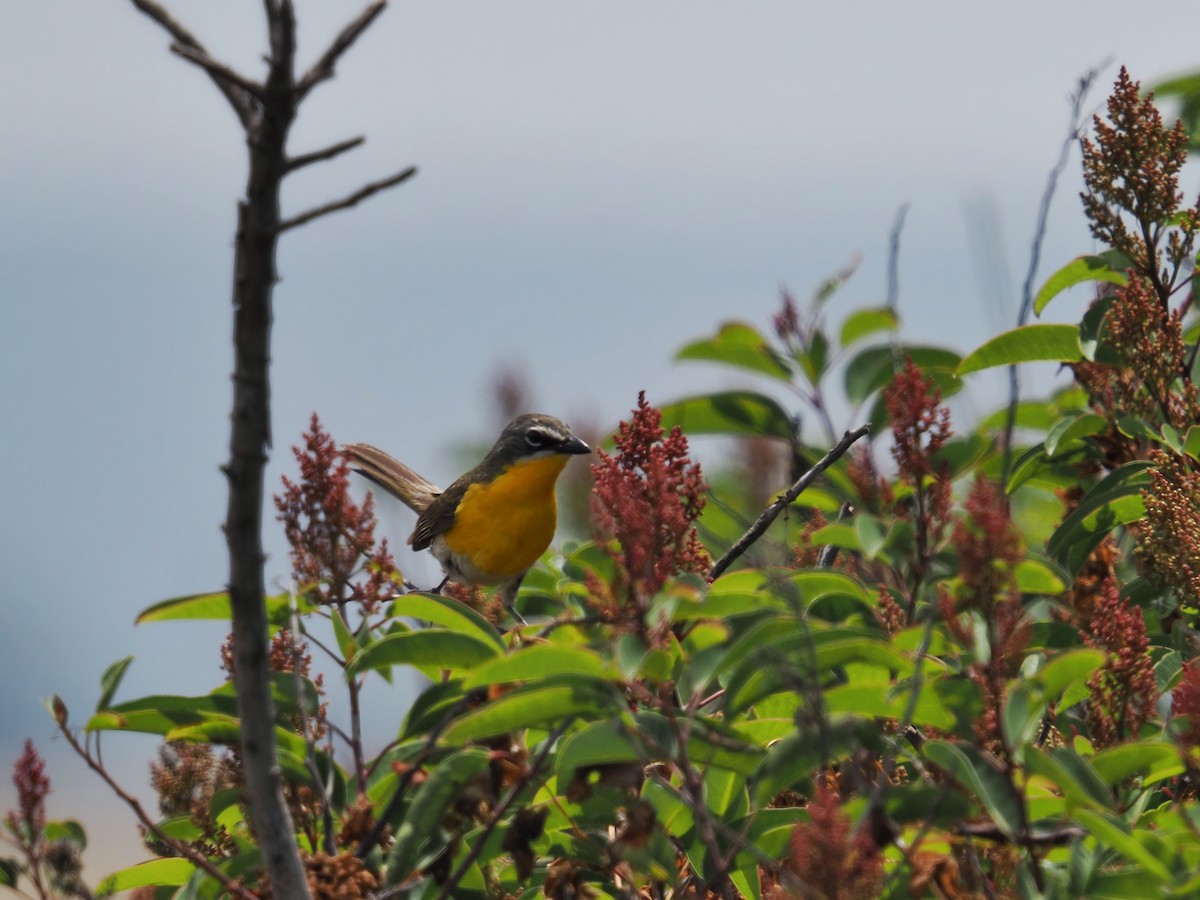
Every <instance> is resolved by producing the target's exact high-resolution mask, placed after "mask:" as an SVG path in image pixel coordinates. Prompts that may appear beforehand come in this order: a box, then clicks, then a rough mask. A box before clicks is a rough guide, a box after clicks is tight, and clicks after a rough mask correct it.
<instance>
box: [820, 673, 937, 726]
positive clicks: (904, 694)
mask: <svg viewBox="0 0 1200 900" xmlns="http://www.w3.org/2000/svg"><path fill="white" fill-rule="evenodd" d="M909 699H910V691H909V690H907V689H899V688H897V686H896V683H895V682H894V681H891V680H888V679H883V678H879V679H877V680H875V681H867V680H865V679H863V678H855V679H854V681H852V682H851V683H850V684H839V685H837V686H836V687H832V688H829V689H827V690H826V691H825V709H826V711H827V712H830V713H843V714H846V715H860V716H872V717H876V718H880V719H903V718H904V714H905V713H906V712H908V704H909ZM954 722H955V718H954V714H953V713H952V712H950V711H949V710H948V709H946V705H945V704H944V703H943V702H942V701H941V698H939V697H938V696H937V694H936V693H935V692H933V691H928V690H925V691H921V693H920V694H919V695H918V697H917V705H916V708H915V709H914V710H913V715H912V724H913V725H917V726H923V725H928V726H931V727H933V728H937V729H940V730H942V731H950V730H951V729H953V728H954Z"/></svg>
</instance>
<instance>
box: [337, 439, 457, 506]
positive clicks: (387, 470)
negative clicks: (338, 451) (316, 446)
mask: <svg viewBox="0 0 1200 900" xmlns="http://www.w3.org/2000/svg"><path fill="white" fill-rule="evenodd" d="M342 451H343V452H344V453H345V454H346V459H348V460H349V461H350V468H351V469H353V470H354V471H355V472H358V473H359V474H360V475H362V476H363V477H365V478H369V479H371V481H373V482H375V483H376V484H377V485H379V486H380V487H381V488H383V489H384V490H385V491H387V492H388V493H389V494H392V495H394V496H395V497H398V498H399V499H400V500H401V501H402V502H403V503H404V505H405V506H407V507H408V508H409V509H411V510H413V511H415V512H417V513H423V512H425V510H427V509H429V507H430V505H431V504H432V503H433V502H434V501H435V500H437V498H438V497H440V496H441V495H442V491H441V489H440V488H439V487H438V486H437V485H436V484H433V483H432V482H429V481H426V480H425V479H424V478H422V477H421V476H420V475H418V474H417V473H416V472H414V471H413V470H412V469H410V468H409V467H408V466H406V465H404V463H402V462H400V460H398V459H396V458H394V457H392V456H389V455H388V454H386V453H384V452H383V451H382V450H380V449H378V448H376V447H372V446H371V445H370V444H347V445H346V446H345V447H343V448H342ZM451 510H453V507H451Z"/></svg>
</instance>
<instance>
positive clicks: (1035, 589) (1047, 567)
mask: <svg viewBox="0 0 1200 900" xmlns="http://www.w3.org/2000/svg"><path fill="white" fill-rule="evenodd" d="M1015 575H1016V577H1017V589H1018V590H1019V591H1020V592H1021V593H1022V594H1061V593H1062V592H1063V591H1065V590H1066V589H1067V582H1066V575H1065V573H1063V572H1062V571H1061V570H1060V569H1059V568H1058V566H1055V565H1053V564H1052V563H1049V562H1046V561H1044V560H1040V559H1032V558H1026V559H1023V560H1021V561H1020V562H1019V563H1017V569H1016V572H1015Z"/></svg>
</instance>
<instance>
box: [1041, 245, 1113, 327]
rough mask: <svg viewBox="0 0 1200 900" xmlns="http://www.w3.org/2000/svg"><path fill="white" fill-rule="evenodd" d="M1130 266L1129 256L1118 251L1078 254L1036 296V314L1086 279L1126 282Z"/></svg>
mask: <svg viewBox="0 0 1200 900" xmlns="http://www.w3.org/2000/svg"><path fill="white" fill-rule="evenodd" d="M1129 265H1130V263H1129V257H1127V256H1126V255H1125V254H1123V253H1120V252H1118V251H1116V250H1108V251H1105V252H1104V253H1100V254H1097V255H1095V256H1079V257H1076V258H1075V259H1073V260H1071V261H1070V262H1069V263H1067V264H1066V265H1065V266H1063V267H1062V268H1061V269H1059V270H1058V271H1057V272H1055V273H1054V274H1053V275H1051V276H1050V277H1049V278H1047V279H1046V283H1045V284H1043V285H1042V287H1041V289H1040V290H1039V291H1038V292H1037V296H1035V297H1034V298H1033V312H1034V315H1037V316H1040V315H1041V314H1042V310H1044V309H1045V308H1046V306H1047V305H1048V304H1049V303H1050V301H1051V300H1053V299H1054V298H1055V297H1057V296H1058V295H1059V294H1061V293H1062V292H1063V291H1065V290H1066V289H1067V288H1069V287H1074V286H1075V285H1077V284H1080V283H1082V282H1084V281H1107V282H1109V283H1110V284H1125V283H1126V282H1128V281H1129V278H1128V276H1126V274H1125V270H1126V269H1128V268H1129Z"/></svg>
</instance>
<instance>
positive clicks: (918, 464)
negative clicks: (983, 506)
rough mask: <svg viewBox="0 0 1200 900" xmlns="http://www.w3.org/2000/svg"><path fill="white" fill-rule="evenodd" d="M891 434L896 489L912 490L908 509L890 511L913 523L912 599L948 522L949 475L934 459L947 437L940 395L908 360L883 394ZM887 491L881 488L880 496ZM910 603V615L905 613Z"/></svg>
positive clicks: (946, 417)
mask: <svg viewBox="0 0 1200 900" xmlns="http://www.w3.org/2000/svg"><path fill="white" fill-rule="evenodd" d="M883 399H884V403H885V404H886V405H887V412H888V420H889V423H890V427H891V431H892V458H893V459H894V460H895V461H896V466H897V469H898V472H897V474H898V476H899V479H900V482H901V483H902V484H906V485H908V486H909V487H911V488H912V501H911V505H906V506H900V507H898V508H897V510H896V512H897V513H898V514H899V515H902V516H909V517H911V519H912V521H913V526H914V530H915V541H916V554H915V556H914V559H913V567H912V583H911V585H910V591H911V593H912V595H913V596H914V597H915V595H916V591H917V588H918V586H919V585H920V583H921V581H922V580H923V579H924V577H925V572H926V569H927V568H928V565H929V561H930V559H931V558H932V556H933V554H934V552H935V551H936V548H937V545H938V544H939V543H940V542H941V540H942V537H943V535H944V534H945V531H946V525H947V523H948V522H949V518H950V474H949V471H948V468H947V466H946V464H945V462H941V461H939V460H937V459H936V458H935V457H936V456H937V453H938V451H939V450H941V449H942V447H943V446H945V444H946V441H948V440H949V439H950V435H951V434H952V432H951V430H950V410H948V409H947V408H946V407H944V406H942V392H941V391H940V390H939V389H938V387H937V385H936V384H935V383H934V381H933V379H932V378H925V376H924V375H922V374H921V370H920V369H919V368H917V366H916V364H915V363H914V362H913V361H912V358H911V357H906V358H905V360H904V368H903V369H902V370H901V371H899V372H897V373H896V376H895V377H894V378H893V379H892V383H891V384H890V385H888V387H887V388H886V389H885V390H884V392H883ZM890 490H891V488H890V486H888V485H883V486H882V493H883V495H884V496H885V497H887V496H888V495H889V492H890ZM911 603H912V601H911V600H910V612H911Z"/></svg>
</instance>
